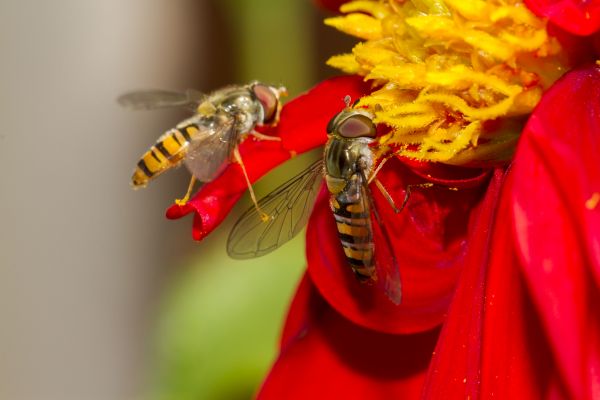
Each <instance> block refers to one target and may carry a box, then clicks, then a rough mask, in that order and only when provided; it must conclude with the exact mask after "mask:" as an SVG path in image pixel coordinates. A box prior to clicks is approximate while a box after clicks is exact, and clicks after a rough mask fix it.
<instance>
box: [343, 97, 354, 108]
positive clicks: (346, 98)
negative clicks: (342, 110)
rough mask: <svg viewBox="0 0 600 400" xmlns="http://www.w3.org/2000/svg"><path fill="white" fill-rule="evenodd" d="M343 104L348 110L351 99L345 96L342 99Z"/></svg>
mask: <svg viewBox="0 0 600 400" xmlns="http://www.w3.org/2000/svg"><path fill="white" fill-rule="evenodd" d="M344 103H345V104H346V108H350V103H352V97H350V95H349V94H347V95H346V96H345V97H344Z"/></svg>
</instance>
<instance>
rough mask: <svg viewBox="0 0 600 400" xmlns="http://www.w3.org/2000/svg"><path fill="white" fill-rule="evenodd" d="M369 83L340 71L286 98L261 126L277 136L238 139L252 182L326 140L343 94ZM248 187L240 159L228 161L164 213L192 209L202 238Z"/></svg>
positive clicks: (174, 215) (198, 236) (360, 90)
mask: <svg viewBox="0 0 600 400" xmlns="http://www.w3.org/2000/svg"><path fill="white" fill-rule="evenodd" d="M368 89H369V88H368V86H367V84H365V83H364V82H363V80H362V78H360V77H357V76H341V77H336V78H331V79H328V80H326V81H324V82H321V83H319V84H318V85H317V86H315V87H314V88H313V89H311V90H310V91H309V92H307V93H305V94H303V95H300V96H298V97H296V98H295V99H293V100H292V101H290V102H289V103H287V104H285V106H284V107H283V109H282V111H281V118H280V121H279V124H278V125H277V126H275V127H270V128H267V129H264V130H263V132H265V133H267V134H269V135H272V136H278V137H280V138H281V141H279V142H274V141H265V140H256V139H255V138H253V137H251V138H249V139H247V140H245V141H244V142H243V143H242V144H241V145H240V154H241V156H242V160H243V161H244V165H245V167H246V171H247V172H248V176H249V178H250V181H251V182H255V181H256V180H258V179H259V178H260V177H262V176H263V175H264V174H266V173H267V172H269V171H270V170H271V169H273V168H275V167H276V166H277V165H279V164H281V163H282V162H284V161H286V160H287V159H289V158H290V157H291V156H293V155H295V154H300V153H303V152H305V151H308V150H310V149H313V148H315V147H317V146H319V145H323V144H324V143H325V141H326V140H327V135H326V127H327V123H328V122H329V120H330V119H331V117H332V116H334V115H335V114H336V113H337V112H339V111H340V110H341V109H342V108H343V107H344V97H345V96H347V95H349V96H350V97H352V98H358V97H360V96H362V95H363V94H365V93H366V92H367V91H368ZM246 189H247V185H246V181H245V179H244V175H243V173H242V169H241V167H240V165H238V164H235V163H231V164H230V165H228V166H227V167H226V168H225V170H224V171H223V173H222V174H221V175H220V176H219V177H217V178H216V179H215V180H213V181H212V182H209V183H206V184H205V185H204V186H203V187H202V188H201V189H200V190H199V191H198V192H197V193H196V194H195V195H194V196H193V197H192V199H191V200H190V201H189V202H188V203H187V204H185V205H184V206H179V205H176V204H175V205H173V206H171V207H170V208H169V209H168V210H167V218H170V219H177V218H181V217H182V216H184V215H187V214H189V213H195V217H194V228H193V237H194V239H196V240H201V239H203V238H204V237H205V236H206V235H208V234H209V233H210V232H212V231H213V230H214V229H215V228H216V227H217V226H218V225H219V224H220V223H221V222H222V221H223V219H224V218H225V217H226V216H227V214H228V213H229V211H231V208H232V207H233V206H234V205H235V203H236V202H237V201H238V200H239V198H240V197H241V196H242V194H243V193H244V191H245V190H246Z"/></svg>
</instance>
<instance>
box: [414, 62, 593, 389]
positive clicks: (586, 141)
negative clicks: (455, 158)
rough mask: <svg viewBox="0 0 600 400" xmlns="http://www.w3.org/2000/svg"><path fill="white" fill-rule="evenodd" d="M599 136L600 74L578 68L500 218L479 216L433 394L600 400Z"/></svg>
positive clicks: (546, 116)
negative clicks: (478, 234) (479, 234)
mask: <svg viewBox="0 0 600 400" xmlns="http://www.w3.org/2000/svg"><path fill="white" fill-rule="evenodd" d="M567 110H568V111H567ZM599 135H600V71H598V69H597V68H590V69H587V70H582V71H576V72H572V73H569V74H568V75H566V76H565V77H564V78H563V79H561V80H560V81H558V82H557V83H556V84H555V85H554V86H553V87H552V88H551V89H550V90H549V91H548V92H547V93H546V94H545V95H544V97H543V99H542V101H541V102H540V104H539V105H538V107H537V108H536V110H535V111H534V113H533V115H532V117H531V118H530V120H529V122H528V124H527V126H526V128H525V131H524V133H523V136H522V139H521V142H520V143H519V147H518V150H517V153H516V156H515V160H514V164H513V167H512V169H511V171H510V172H509V174H508V177H507V179H506V182H505V184H504V188H503V191H502V195H501V199H500V207H499V209H498V211H497V213H496V215H495V216H494V215H493V213H491V212H487V213H486V212H485V210H484V212H483V214H482V217H483V218H484V219H482V223H483V226H482V227H481V228H480V229H481V231H482V232H486V235H481V236H479V239H480V240H479V243H477V242H476V241H472V245H471V246H470V248H471V249H472V250H473V253H471V254H470V255H469V257H468V259H467V262H466V264H465V267H464V271H463V275H462V276H461V281H460V284H459V286H458V288H457V292H456V296H455V299H454V301H453V303H452V306H451V308H450V311H449V313H448V317H447V320H446V323H445V325H444V328H443V330H442V333H441V335H440V340H439V342H438V346H437V348H436V353H435V356H434V358H433V361H432V366H431V369H430V373H429V376H428V381H427V384H426V389H425V395H426V397H431V398H437V397H440V396H443V398H448V399H454V398H457V399H458V398H465V397H470V398H480V397H482V398H491V397H494V398H576V399H592V398H599V396H600V378H599V377H600V375H599V373H598V372H599V371H600V313H598V309H599V307H600V279H599V278H600V250H599V248H600V247H599V243H600V207H597V206H596V207H595V208H594V207H593V206H594V204H595V203H596V202H595V200H594V199H598V198H599V197H598V196H600V194H598V196H595V195H594V193H598V192H600V168H598V156H599V155H600V136H599ZM498 179H499V178H498ZM492 187H493V186H492ZM490 193H491V194H493V192H490ZM491 194H489V195H491ZM490 201H491V200H490ZM486 214H487V217H486ZM482 217H480V218H482ZM486 219H487V220H489V221H490V222H491V220H492V219H493V221H494V222H493V224H491V223H490V224H489V225H491V227H490V228H486V225H488V224H487V223H486ZM475 239H476V238H475Z"/></svg>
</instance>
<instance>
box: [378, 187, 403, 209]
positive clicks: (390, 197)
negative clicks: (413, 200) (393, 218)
mask: <svg viewBox="0 0 600 400" xmlns="http://www.w3.org/2000/svg"><path fill="white" fill-rule="evenodd" d="M374 181H375V185H376V186H377V189H379V191H380V192H381V194H382V195H383V197H385V199H386V200H387V202H388V203H389V204H390V206H391V207H392V209H393V210H394V212H395V213H396V214H398V213H399V212H400V211H402V209H401V208H398V207H396V203H394V199H393V198H392V196H390V194H389V193H388V191H387V190H386V188H385V186H383V183H381V181H380V180H379V179H377V178H374ZM402 208H404V204H403V206H402Z"/></svg>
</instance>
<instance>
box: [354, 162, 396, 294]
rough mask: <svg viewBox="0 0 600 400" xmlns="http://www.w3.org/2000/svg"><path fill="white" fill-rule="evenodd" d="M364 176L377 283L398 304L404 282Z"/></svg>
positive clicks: (364, 191)
mask: <svg viewBox="0 0 600 400" xmlns="http://www.w3.org/2000/svg"><path fill="white" fill-rule="evenodd" d="M361 176H362V178H361V180H362V194H363V198H364V199H365V201H368V202H369V206H370V207H369V208H370V209H371V215H372V216H374V218H371V224H372V227H373V237H374V243H375V270H376V271H377V285H378V286H379V287H380V288H381V290H383V292H384V293H385V294H386V296H387V297H388V298H389V299H390V301H391V302H392V303H394V304H396V305H398V304H400V302H401V301H402V282H401V281H400V269H399V267H398V262H397V260H396V256H395V255H394V251H393V248H392V243H391V242H390V239H389V235H388V234H387V231H386V229H385V225H384V224H383V221H382V220H381V218H380V216H379V213H378V212H377V208H375V203H374V202H373V197H372V195H371V190H370V189H369V185H368V180H367V178H366V177H365V175H364V174H362V175H361Z"/></svg>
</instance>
